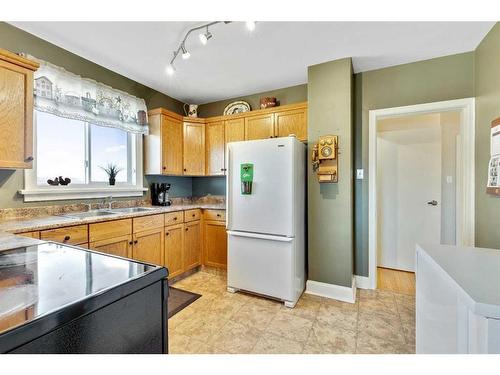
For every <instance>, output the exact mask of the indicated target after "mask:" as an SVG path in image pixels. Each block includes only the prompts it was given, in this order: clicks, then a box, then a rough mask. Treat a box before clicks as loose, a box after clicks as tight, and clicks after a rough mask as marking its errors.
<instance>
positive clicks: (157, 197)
mask: <svg viewBox="0 0 500 375" xmlns="http://www.w3.org/2000/svg"><path fill="white" fill-rule="evenodd" d="M169 190H170V184H167V183H157V182H153V183H152V184H151V204H152V205H153V206H170V205H171V204H172V201H171V200H170V199H169V196H168V191H169Z"/></svg>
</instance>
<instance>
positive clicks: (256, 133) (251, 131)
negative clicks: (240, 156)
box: [245, 113, 274, 141]
mask: <svg viewBox="0 0 500 375" xmlns="http://www.w3.org/2000/svg"><path fill="white" fill-rule="evenodd" d="M273 137H274V114H273V113H270V114H267V115H260V116H252V117H245V140H246V141H251V140H254V139H266V138H273Z"/></svg>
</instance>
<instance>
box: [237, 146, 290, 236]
mask: <svg viewBox="0 0 500 375" xmlns="http://www.w3.org/2000/svg"><path fill="white" fill-rule="evenodd" d="M293 142H294V139H293V138H276V139H265V140H258V141H246V142H234V143H230V144H228V166H227V168H228V177H227V201H228V202H227V204H228V213H227V214H228V215H227V216H228V218H227V223H228V229H229V230H232V231H243V232H252V233H262V234H270V235H277V236H288V237H293V235H294V233H293V189H294V186H293V181H294V180H293V147H294V143H293ZM244 163H251V164H253V184H252V192H251V194H249V195H245V194H242V192H241V179H240V166H241V164H244Z"/></svg>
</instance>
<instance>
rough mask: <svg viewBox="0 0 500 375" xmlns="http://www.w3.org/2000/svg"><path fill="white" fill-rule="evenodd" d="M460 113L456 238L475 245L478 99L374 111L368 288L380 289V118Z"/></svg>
mask: <svg viewBox="0 0 500 375" xmlns="http://www.w3.org/2000/svg"><path fill="white" fill-rule="evenodd" d="M450 111H459V112H460V136H459V138H458V139H459V141H458V149H459V151H460V152H459V153H458V155H459V156H460V157H459V158H457V161H458V162H457V167H458V171H457V200H456V203H457V207H456V238H457V241H456V243H457V245H458V246H474V190H475V189H474V186H475V185H474V183H475V174H474V173H475V166H474V159H475V158H474V152H475V145H474V142H475V99H474V98H465V99H457V100H447V101H442V102H434V103H425V104H417V105H409V106H403V107H394V108H384V109H375V110H370V111H369V112H368V113H369V122H368V140H369V143H368V167H369V173H368V178H369V180H368V192H369V193H368V255H369V256H368V287H369V289H376V288H377V228H378V222H377V121H378V120H382V119H387V118H391V117H401V116H406V115H416V114H428V113H436V112H450Z"/></svg>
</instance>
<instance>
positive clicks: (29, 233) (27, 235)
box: [18, 231, 40, 240]
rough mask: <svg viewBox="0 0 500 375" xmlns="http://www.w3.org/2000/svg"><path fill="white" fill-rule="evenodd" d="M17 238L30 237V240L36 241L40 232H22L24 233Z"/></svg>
mask: <svg viewBox="0 0 500 375" xmlns="http://www.w3.org/2000/svg"><path fill="white" fill-rule="evenodd" d="M18 235H19V236H23V237H30V238H35V239H37V240H39V239H40V232H38V231H37V232H24V233H18Z"/></svg>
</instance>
